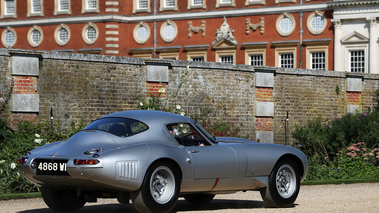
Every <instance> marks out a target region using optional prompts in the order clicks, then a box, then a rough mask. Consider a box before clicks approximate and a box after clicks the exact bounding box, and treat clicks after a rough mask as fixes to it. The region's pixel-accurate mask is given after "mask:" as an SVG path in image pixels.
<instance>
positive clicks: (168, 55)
mask: <svg viewBox="0 0 379 213" xmlns="http://www.w3.org/2000/svg"><path fill="white" fill-rule="evenodd" d="M159 58H160V59H173V60H179V53H178V52H161V53H159Z"/></svg>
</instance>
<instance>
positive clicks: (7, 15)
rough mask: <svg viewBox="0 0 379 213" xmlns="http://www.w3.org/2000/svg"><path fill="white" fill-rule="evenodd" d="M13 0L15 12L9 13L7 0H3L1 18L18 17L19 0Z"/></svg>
mask: <svg viewBox="0 0 379 213" xmlns="http://www.w3.org/2000/svg"><path fill="white" fill-rule="evenodd" d="M13 2H14V12H13V13H11V14H8V13H7V6H6V5H7V4H6V0H1V14H0V18H17V0H13Z"/></svg>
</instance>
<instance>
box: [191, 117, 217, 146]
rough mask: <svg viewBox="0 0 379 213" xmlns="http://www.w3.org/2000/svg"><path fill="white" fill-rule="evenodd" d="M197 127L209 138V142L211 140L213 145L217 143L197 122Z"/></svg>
mask: <svg viewBox="0 0 379 213" xmlns="http://www.w3.org/2000/svg"><path fill="white" fill-rule="evenodd" d="M195 125H196V128H198V129H199V130H200V132H201V133H203V135H205V137H207V138H208V140H210V141H211V142H212V143H216V140H215V138H214V137H213V136H212V135H210V134H209V133H208V132H207V131H206V130H205V129H204V128H203V127H202V126H200V125H199V124H198V123H197V122H196V123H195Z"/></svg>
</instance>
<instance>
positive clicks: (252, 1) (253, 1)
mask: <svg viewBox="0 0 379 213" xmlns="http://www.w3.org/2000/svg"><path fill="white" fill-rule="evenodd" d="M257 4H260V5H265V4H266V0H246V2H245V5H246V6H249V5H257Z"/></svg>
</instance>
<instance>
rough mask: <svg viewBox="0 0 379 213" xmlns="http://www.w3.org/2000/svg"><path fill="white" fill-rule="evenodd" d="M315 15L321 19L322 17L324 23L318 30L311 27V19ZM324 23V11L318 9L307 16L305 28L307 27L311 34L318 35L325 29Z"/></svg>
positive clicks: (325, 20)
mask: <svg viewBox="0 0 379 213" xmlns="http://www.w3.org/2000/svg"><path fill="white" fill-rule="evenodd" d="M316 16H321V17H322V18H323V19H324V25H323V27H322V28H321V29H320V30H317V31H316V30H315V29H313V27H312V19H313V18H314V17H316ZM326 23H327V19H326V17H325V15H324V13H322V12H320V11H315V12H312V13H311V14H310V15H309V16H308V19H307V28H308V31H309V32H310V33H312V34H313V35H319V34H321V33H322V32H324V30H325V29H326Z"/></svg>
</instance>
